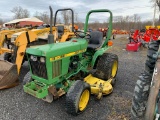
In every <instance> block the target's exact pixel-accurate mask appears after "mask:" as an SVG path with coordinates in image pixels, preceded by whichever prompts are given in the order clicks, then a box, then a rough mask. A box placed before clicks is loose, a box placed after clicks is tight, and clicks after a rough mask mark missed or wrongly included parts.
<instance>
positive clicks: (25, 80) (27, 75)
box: [23, 71, 32, 85]
mask: <svg viewBox="0 0 160 120" xmlns="http://www.w3.org/2000/svg"><path fill="white" fill-rule="evenodd" d="M31 81H32V78H31V73H30V71H29V72H28V73H27V74H26V75H25V76H24V78H23V85H25V84H27V83H29V82H31Z"/></svg>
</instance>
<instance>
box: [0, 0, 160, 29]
mask: <svg viewBox="0 0 160 120" xmlns="http://www.w3.org/2000/svg"><path fill="white" fill-rule="evenodd" d="M155 2H156V4H155ZM151 3H152V4H153V7H154V5H156V6H157V8H158V10H157V11H158V12H159V11H160V0H151ZM11 12H12V13H13V14H14V15H13V19H20V18H27V17H33V16H34V17H37V18H38V19H40V20H42V21H43V22H45V23H46V24H49V12H47V11H44V12H37V11H36V12H35V13H34V14H33V15H32V16H31V15H30V12H29V10H28V9H26V8H22V7H21V6H16V7H13V8H12V9H11ZM74 21H75V24H77V25H78V26H79V28H80V29H83V26H84V22H82V21H80V18H79V15H78V13H76V14H74ZM4 22H8V21H7V20H4V19H3V16H1V15H0V25H2V24H3V23H4ZM62 22H63V23H64V24H66V25H67V24H70V23H71V13H70V12H69V11H64V12H61V13H60V16H59V17H58V18H57V23H62ZM146 25H152V18H151V20H149V21H142V20H141V16H139V15H138V14H134V15H130V16H113V28H114V29H121V30H130V29H143V28H145V26H146ZM157 25H160V17H159V18H158V19H155V26H157ZM107 26H108V20H107V21H104V22H99V21H94V22H92V23H90V24H89V28H90V29H98V28H106V27H107Z"/></svg>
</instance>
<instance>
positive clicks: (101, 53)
mask: <svg viewBox="0 0 160 120" xmlns="http://www.w3.org/2000/svg"><path fill="white" fill-rule="evenodd" d="M111 47H112V46H105V47H103V48H101V49H99V50H97V51H96V52H95V54H94V56H93V58H92V62H91V66H92V67H94V65H95V62H96V60H97V58H98V57H99V56H101V55H103V54H104V53H105V52H106V51H107V50H108V49H109V48H111Z"/></svg>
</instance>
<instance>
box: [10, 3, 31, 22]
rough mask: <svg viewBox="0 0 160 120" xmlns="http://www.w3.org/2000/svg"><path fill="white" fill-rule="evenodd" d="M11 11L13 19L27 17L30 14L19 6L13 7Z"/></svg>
mask: <svg viewBox="0 0 160 120" xmlns="http://www.w3.org/2000/svg"><path fill="white" fill-rule="evenodd" d="M11 12H12V13H14V17H13V18H14V19H21V18H27V17H29V16H30V15H29V11H28V10H27V9H23V8H22V7H21V6H17V7H14V8H13V9H12V10H11Z"/></svg>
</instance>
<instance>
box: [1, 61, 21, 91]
mask: <svg viewBox="0 0 160 120" xmlns="http://www.w3.org/2000/svg"><path fill="white" fill-rule="evenodd" d="M18 84H19V81H18V73H17V65H15V64H13V63H10V62H8V61H3V60H0V90H1V89H6V88H11V87H14V86H16V85H18Z"/></svg>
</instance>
